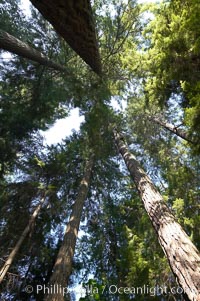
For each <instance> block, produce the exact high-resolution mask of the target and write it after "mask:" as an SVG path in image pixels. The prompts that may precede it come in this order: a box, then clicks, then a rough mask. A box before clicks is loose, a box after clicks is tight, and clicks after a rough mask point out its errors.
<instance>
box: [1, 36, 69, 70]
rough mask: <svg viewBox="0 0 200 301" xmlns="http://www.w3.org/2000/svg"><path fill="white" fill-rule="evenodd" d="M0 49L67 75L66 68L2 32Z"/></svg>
mask: <svg viewBox="0 0 200 301" xmlns="http://www.w3.org/2000/svg"><path fill="white" fill-rule="evenodd" d="M0 48H1V49H3V50H6V51H10V52H12V53H14V54H17V55H19V56H22V57H24V58H27V59H30V60H32V61H35V62H37V63H39V64H41V65H44V66H47V67H50V68H53V69H55V70H58V71H61V72H65V73H68V74H69V71H68V70H67V68H65V67H64V66H62V65H59V64H57V63H55V62H53V61H51V60H50V59H48V58H47V57H46V56H45V55H44V54H42V53H41V52H39V51H38V50H36V49H34V48H32V47H30V46H29V45H28V44H26V43H24V42H22V41H21V40H19V39H17V38H15V37H14V36H12V35H10V34H9V33H7V32H5V31H3V30H0Z"/></svg>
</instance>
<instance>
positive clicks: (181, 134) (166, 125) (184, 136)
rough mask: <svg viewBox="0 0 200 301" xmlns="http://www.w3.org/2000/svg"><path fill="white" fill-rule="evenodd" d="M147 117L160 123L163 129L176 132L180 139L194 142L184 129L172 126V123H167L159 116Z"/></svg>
mask: <svg viewBox="0 0 200 301" xmlns="http://www.w3.org/2000/svg"><path fill="white" fill-rule="evenodd" d="M148 119H149V120H150V121H153V122H155V123H157V124H159V125H161V126H162V127H164V128H165V129H167V130H168V131H170V132H172V133H174V134H176V135H177V136H179V137H181V138H182V139H184V140H186V141H188V142H190V143H192V144H195V141H193V140H192V139H190V137H189V135H188V134H187V133H186V132H185V131H183V130H181V129H179V128H178V127H176V126H174V125H173V124H171V123H168V122H164V121H162V120H160V119H159V118H157V117H153V116H150V117H148Z"/></svg>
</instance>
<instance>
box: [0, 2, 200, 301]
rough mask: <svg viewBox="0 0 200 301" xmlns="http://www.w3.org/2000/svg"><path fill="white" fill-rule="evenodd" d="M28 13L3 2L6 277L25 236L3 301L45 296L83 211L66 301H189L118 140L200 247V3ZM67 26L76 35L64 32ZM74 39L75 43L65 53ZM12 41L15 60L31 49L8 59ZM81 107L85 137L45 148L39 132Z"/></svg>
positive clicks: (1, 229)
mask: <svg viewBox="0 0 200 301" xmlns="http://www.w3.org/2000/svg"><path fill="white" fill-rule="evenodd" d="M31 2H32V3H33V4H34V6H30V16H26V15H25V14H24V12H23V9H22V5H21V3H20V1H18V0H9V1H4V0H3V1H2V2H1V4H0V48H1V49H0V269H2V268H3V266H4V264H5V262H6V260H7V259H8V258H9V254H10V253H11V251H12V250H13V249H14V248H15V246H16V244H17V243H18V241H19V239H20V238H21V237H22V236H23V233H24V232H23V231H24V229H28V230H27V233H26V237H24V239H23V243H22V244H21V245H20V248H19V250H18V251H17V253H16V254H15V257H14V258H13V261H12V265H9V269H8V271H7V273H6V275H5V277H4V279H3V280H2V281H1V283H0V285H1V291H0V297H1V298H2V300H4V299H5V300H16V301H18V300H19V301H20V300H22V301H23V300H38V301H40V300H44V298H47V296H46V291H45V290H44V289H43V288H44V287H48V285H49V283H52V282H51V281H52V279H53V278H55V277H52V275H54V276H55V274H53V273H54V272H55V270H56V264H57V262H58V258H59V256H58V254H60V253H59V252H60V250H61V248H62V245H63V241H66V240H65V238H64V237H65V234H64V233H65V227H66V225H68V227H72V226H70V225H71V224H70V223H69V224H68V222H69V219H70V218H71V220H72V219H73V216H75V218H77V217H76V214H75V215H73V212H74V211H73V209H74V208H79V209H76V210H80V212H78V215H77V216H79V215H80V216H79V220H78V223H77V224H79V223H80V227H79V226H78V227H77V228H76V232H77V231H78V228H79V235H78V234H76V247H75V254H74V251H73V252H72V253H73V255H74V256H71V258H72V262H71V267H70V268H71V272H72V273H71V277H70V279H69V282H68V285H69V286H68V290H67V291H66V294H65V296H63V298H64V299H62V300H78V299H79V300H81V301H84V300H85V301H89V300H90V301H91V300H92V301H93V300H103V301H104V300H105V301H107V300H114V301H118V300H120V301H126V300H134V299H135V300H155V301H156V300H160V301H161V300H162V301H163V300H166V301H168V300H186V301H187V300H192V299H191V297H190V294H189V293H188V292H184V291H183V287H182V286H181V285H182V282H181V281H179V280H180V279H176V274H175V273H174V272H173V271H172V270H173V269H172V270H171V269H170V264H169V263H170V260H171V259H170V260H169V256H168V255H167V256H166V254H165V253H164V252H163V251H162V248H161V247H160V245H162V244H163V243H162V241H161V239H160V237H159V235H158V236H157V234H156V233H155V231H154V229H153V227H152V224H153V226H154V228H156V226H155V223H154V220H153V222H152V220H151V221H150V219H149V216H151V214H150V212H148V210H147V209H146V211H145V205H143V203H142V201H141V199H142V197H141V195H142V192H141V191H142V188H141V191H140V189H138V187H137V185H136V186H135V185H134V183H133V181H132V180H131V178H130V176H129V171H128V169H127V168H126V165H125V163H124V162H123V160H122V157H121V155H120V153H119V146H118V147H117V145H116V139H115V136H114V134H113V131H114V132H115V130H117V131H120V132H121V135H122V136H123V138H121V139H122V140H123V141H125V140H126V141H127V144H128V146H129V151H130V152H132V153H133V154H134V155H135V157H136V158H137V160H138V162H139V163H137V164H140V165H141V166H142V167H143V169H144V170H145V172H146V174H147V175H148V176H149V177H150V178H151V179H152V182H153V183H154V186H155V187H156V188H155V189H157V192H158V193H159V194H160V195H162V204H164V205H163V206H164V208H168V209H166V211H167V212H168V210H169V211H170V212H171V213H170V214H173V216H174V219H175V220H176V222H178V224H180V225H181V227H182V228H183V229H184V231H185V233H186V234H187V236H188V237H189V239H190V240H191V242H192V244H193V245H192V246H194V248H195V246H196V247H197V249H200V230H199V223H200V198H199V180H200V169H199V167H200V166H199V162H200V161H199V153H200V134H199V133H200V126H199V125H200V122H199V121H200V101H199V97H200V75H199V68H200V29H199V19H200V3H199V1H197V0H190V1H189V0H184V1H181V0H169V1H164V0H163V1H160V2H155V3H154V2H152V3H149V2H148V3H145V1H144V3H143V4H141V3H138V2H137V1H136V0H120V1H115V0H109V1H105V0H94V1H91V3H90V1H80V6H79V5H78V2H77V3H76V5H75V4H73V1H69V6H70V9H71V10H69V11H68V12H67V10H66V7H65V5H66V3H67V2H66V1H65V2H66V3H65V5H64V6H63V5H62V1H58V4H56V2H55V3H54V2H53V1H49V3H50V4H49V7H45V3H46V2H48V1H43V4H41V3H39V2H40V1H36V0H34V1H31ZM75 2H76V1H74V3H75ZM140 2H141V1H140ZM57 5H58V6H57ZM74 5H75V6H74ZM37 8H38V9H39V11H38V10H37ZM45 9H46V10H45ZM52 9H53V10H54V11H53V10H52ZM44 10H45V13H44ZM49 11H50V12H49ZM40 12H41V13H42V14H41V13H40ZM52 12H53V13H54V14H55V15H57V16H58V15H59V16H60V19H57V18H55V20H54V19H53V15H54V14H53V15H52ZM69 12H71V14H70V15H69ZM72 12H73V14H75V15H73V14H72ZM88 14H89V15H88ZM55 15H54V16H55ZM45 18H46V19H45ZM62 18H63V19H62ZM79 18H83V20H84V21H83V20H82V22H83V23H79V21H78V20H79ZM52 20H53V21H52ZM56 20H57V21H56ZM62 20H65V22H66V23H63V24H65V25H66V32H65V34H66V33H68V34H67V35H62V34H61V32H60V28H61V27H59V26H61V25H62V24H61V23H62ZM49 22H50V23H49ZM55 22H58V23H59V24H58V25H59V26H57V25H55ZM84 22H85V23H84ZM80 24H85V25H84V26H85V28H88V30H89V31H88V32H87V39H86V40H85V41H84V44H78V42H79V43H81V41H82V40H83V39H84V30H83V28H81V27H80V26H81V25H80ZM62 30H63V29H61V31H62ZM74 32H76V34H77V35H76V37H77V40H76V41H75V40H74V38H73V41H72V42H71V43H70V42H69V40H70V38H69V36H70V37H72V36H73V34H74ZM90 32H91V36H90ZM62 33H63V32H62ZM6 35H7V36H6ZM5 37H10V38H11V39H12V42H13V43H14V44H13V45H12V47H14V49H15V46H16V44H15V43H18V44H20V45H21V46H22V48H23V47H24V48H27V51H28V56H27V55H24V54H23V51H22V52H21V50H19V51H18V52H16V51H13V50H11V49H10V48H5ZM66 37H68V38H69V40H67V38H66ZM79 38H80V39H79ZM78 39H79V40H78ZM1 40H2V42H1ZM75 42H76V43H75ZM90 42H91V44H90ZM1 43H2V44H1ZM6 43H7V41H6ZM8 43H9V41H8ZM68 43H69V44H68ZM74 43H75V44H76V46H77V45H82V49H81V51H77V47H74ZM6 47H7V46H6ZM71 47H74V50H75V51H76V52H77V53H75V52H74V50H73V49H72V48H71ZM87 47H88V48H87ZM12 49H13V48H12ZM88 49H89V50H90V51H91V52H87V50H88ZM15 50H16V49H15ZM6 51H11V53H10V54H9V56H7V54H8V52H6ZM34 51H35V52H34ZM34 53H35V54H37V55H38V56H39V57H40V58H41V57H42V58H43V61H41V60H37V59H33V56H31V55H33V54H34ZM89 53H91V54H89ZM82 54H83V56H84V55H86V59H85V58H83V59H84V60H85V62H86V63H85V62H84V61H83V60H82V59H81V57H79V55H80V56H82ZM37 55H36V56H37ZM100 61H101V62H100ZM47 62H48V63H47ZM91 62H92V63H91ZM87 63H88V65H87ZM49 64H50V65H51V66H50V65H49ZM56 67H57V69H56ZM91 68H92V69H93V70H94V71H95V72H96V73H95V72H94V71H93V70H92V69H91ZM113 103H115V105H114V106H113ZM116 104H117V105H116ZM74 108H78V109H79V113H80V115H82V116H84V122H83V123H82V124H81V125H80V131H78V132H75V131H73V132H72V134H71V135H70V136H66V137H65V138H64V139H63V140H62V141H61V142H60V143H58V144H54V145H47V144H46V143H45V140H44V137H43V136H42V134H41V130H42V131H45V130H47V129H50V128H51V127H52V126H53V125H54V123H55V121H57V120H58V119H60V118H65V117H66V118H67V116H69V114H70V112H71V110H73V109H74ZM61 131H63V133H65V131H66V129H64V128H62V129H61ZM122 136H121V137H122ZM122 140H121V141H122ZM118 142H119V144H120V138H119V141H118ZM129 151H127V152H129ZM91 157H92V158H93V161H92V166H91V170H90V173H89V176H88V178H87V181H86V182H87V183H86V182H84V181H85V178H86V170H87V168H86V166H87V162H88V160H89V158H91ZM128 164H129V162H128V163H127V165H128ZM137 166H139V165H137ZM136 169H137V170H140V168H139V167H137V168H136ZM129 170H130V168H129ZM136 178H137V174H136ZM134 181H135V182H137V179H136V180H134ZM81 183H82V184H81ZM84 183H85V184H84ZM83 184H84V185H86V184H87V185H88V186H87V189H86V191H85V193H84V195H83V196H84V197H83V198H82V200H81V202H82V203H81V206H82V207H81V208H82V209H80V206H79V205H80V204H77V203H76V201H77V199H78V198H79V195H80V194H81V193H82V192H81V185H83ZM150 186H151V185H150ZM138 190H139V191H140V195H139V194H138ZM40 204H41V205H40ZM38 206H39V207H38ZM76 206H77V207H76ZM149 206H150V205H149ZM147 207H148V206H147ZM37 208H40V209H39V210H38V214H37V217H36V218H34V220H33V219H31V218H32V216H33V214H34V212H35V210H37ZM153 208H154V209H155V206H154V207H153ZM152 210H153V209H152ZM150 211H151V210H150ZM164 211H165V210H164ZM163 214H165V212H164V213H163ZM170 214H169V215H170ZM165 217H166V216H163V220H164V219H165ZM161 218H162V217H161ZM31 220H32V222H30V221H31ZM151 222H152V223H151ZM163 225H164V222H163ZM161 226H162V225H161ZM27 227H28V228H27ZM66 229H67V228H66ZM174 231H176V230H174ZM158 232H159V231H158ZM74 233H75V232H74ZM77 235H78V238H77ZM172 236H174V237H176V235H175V233H174V234H173V233H172ZM165 239H166V242H168V240H169V239H168V238H167V236H166V238H165ZM163 241H164V239H163ZM181 243H182V242H181V239H180V241H179V242H177V249H179V251H180V250H181V248H182V245H181ZM68 245H69V246H70V247H71V245H70V239H69V240H68ZM171 249H173V248H171ZM189 251H191V254H190V252H188V254H187V255H188V257H189V256H191V258H192V247H191V248H190V250H189ZM69 252H70V251H69ZM180 252H181V251H180ZM186 253H187V252H186ZM174 257H175V255H174ZM173 260H175V261H176V258H174V259H173ZM188 264H189V263H188ZM195 264H196V263H195ZM195 264H194V265H193V267H194V266H195ZM191 265H192V263H191ZM197 266H198V268H196V271H197V272H198V269H199V263H198V262H197ZM186 270H187V267H186V268H185V271H186ZM188 273H189V272H188ZM0 276H1V274H0ZM177 280H178V283H177ZM62 281H64V282H66V280H65V279H64V278H63V280H62ZM197 281H198V279H197ZM53 283H54V284H55V281H54V282H53ZM38 285H39V287H40V288H41V289H39V290H38ZM80 285H81V288H80ZM179 285H180V286H179ZM138 288H140V289H138ZM29 289H30V290H29ZM198 290H199V288H197V291H198ZM81 293H83V294H81ZM198 294H199V295H200V292H199V291H198ZM50 295H51V294H49V299H48V300H56V299H51V296H50ZM199 295H198V298H200V297H199ZM46 300H47V299H46ZM58 300H59V301H62V300H61V299H58ZM197 300H199V299H197Z"/></svg>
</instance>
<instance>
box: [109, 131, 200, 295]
mask: <svg viewBox="0 0 200 301" xmlns="http://www.w3.org/2000/svg"><path fill="white" fill-rule="evenodd" d="M114 137H115V142H116V145H117V148H118V150H119V152H120V154H121V155H122V157H123V159H124V161H125V164H126V166H127V168H128V170H129V172H130V174H131V177H132V178H133V180H134V182H135V184H136V187H137V189H138V191H139V194H140V197H141V199H142V201H143V203H144V207H145V209H146V211H147V213H148V215H149V218H150V220H151V222H152V224H153V227H154V229H155V231H156V233H157V235H158V239H159V243H160V245H161V247H162V249H163V251H164V253H165V255H166V257H167V259H168V261H169V264H170V267H171V270H172V272H173V273H174V275H175V277H176V278H177V280H178V282H179V284H180V286H181V287H182V289H183V291H184V296H186V298H188V300H191V301H199V300H200V254H199V252H198V250H197V249H196V247H195V246H194V244H193V243H192V242H191V240H190V239H189V237H188V236H187V234H186V233H185V231H184V230H183V229H182V227H181V226H180V224H179V223H177V221H176V219H175V217H174V215H173V214H172V213H171V211H170V209H169V208H168V207H167V205H166V204H165V202H164V201H163V198H162V196H161V195H160V193H159V192H158V191H157V190H156V188H155V186H154V185H153V183H152V182H151V180H150V178H149V177H148V176H147V175H146V174H145V172H144V170H143V169H142V168H141V167H140V165H139V163H138V162H137V160H136V159H135V157H134V156H133V155H132V154H131V153H130V152H129V150H128V147H127V145H126V143H125V141H124V139H123V137H122V136H121V135H120V134H119V133H118V132H117V131H116V130H114Z"/></svg>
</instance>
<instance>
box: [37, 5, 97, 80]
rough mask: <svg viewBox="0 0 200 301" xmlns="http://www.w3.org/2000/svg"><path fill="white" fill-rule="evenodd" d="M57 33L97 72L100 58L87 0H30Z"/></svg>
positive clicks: (90, 9)
mask: <svg viewBox="0 0 200 301" xmlns="http://www.w3.org/2000/svg"><path fill="white" fill-rule="evenodd" d="M31 2H32V4H33V5H34V6H35V7H36V8H37V9H38V10H39V11H40V13H41V14H42V15H43V17H44V18H45V19H46V20H48V21H49V22H50V23H51V24H52V26H53V27H54V29H55V30H56V31H57V32H58V34H59V35H60V36H61V37H63V39H64V40H65V41H66V42H67V43H68V44H69V45H70V46H71V47H72V49H73V50H74V51H75V52H76V53H77V54H78V55H80V57H81V58H82V59H83V60H84V61H85V62H86V63H87V64H88V65H89V66H90V67H91V68H92V69H93V70H94V71H95V72H96V73H97V74H101V60H100V55H99V49H98V44H97V39H96V33H95V25H94V20H93V15H92V8H91V5H90V1H89V0H79V1H74V0H67V1H66V0H57V1H54V0H43V1H40V0H31Z"/></svg>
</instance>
